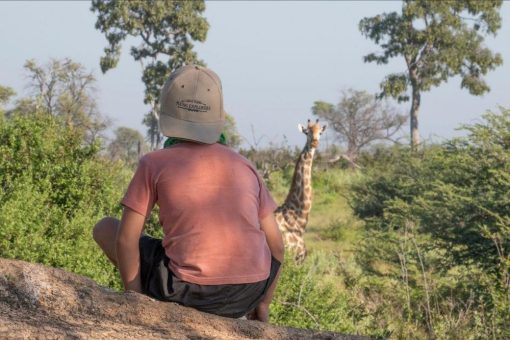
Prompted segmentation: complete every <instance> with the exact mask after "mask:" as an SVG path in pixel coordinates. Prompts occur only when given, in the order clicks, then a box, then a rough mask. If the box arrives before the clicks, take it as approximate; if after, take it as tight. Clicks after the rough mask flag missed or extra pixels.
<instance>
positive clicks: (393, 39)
mask: <svg viewBox="0 0 510 340" xmlns="http://www.w3.org/2000/svg"><path fill="white" fill-rule="evenodd" d="M501 5H502V0H491V1H433V0H419V1H418V0H417V1H414V0H405V1H404V3H403V5H402V12H401V13H397V12H391V13H383V14H379V15H376V16H374V17H370V18H364V19H362V20H361V21H360V23H359V29H360V31H361V33H362V34H363V35H364V36H365V37H367V38H369V39H371V40H373V41H374V42H375V43H376V44H378V45H380V46H381V47H382V52H381V53H379V54H378V53H370V54H368V55H366V56H365V57H364V60H365V62H376V63H377V64H387V63H388V61H389V60H390V59H391V58H394V57H398V56H402V57H403V58H404V60H405V62H406V68H407V70H406V72H404V73H393V74H390V75H388V76H387V77H386V78H385V79H384V81H383V82H382V83H381V85H380V87H381V90H382V92H381V94H380V95H379V97H386V96H391V97H393V98H395V99H397V100H398V101H406V100H408V99H409V95H408V93H407V90H408V87H411V89H412V106H411V129H412V144H413V146H416V145H417V144H419V135H418V121H417V120H418V118H417V112H418V110H419V107H420V98H421V96H420V94H421V92H423V91H429V90H430V89H431V88H432V87H436V86H439V85H440V84H441V83H443V82H446V81H447V80H448V79H449V78H451V77H453V76H457V75H458V76H460V77H461V79H462V81H461V88H466V89H468V91H469V93H471V94H472V95H482V94H484V93H486V92H488V91H489V86H488V85H487V83H486V82H485V80H484V79H483V76H484V75H485V74H487V72H489V71H490V70H493V69H495V68H496V67H497V66H499V65H501V64H502V63H503V60H502V58H501V55H499V54H498V53H496V54H493V53H492V51H491V50H490V49H489V48H487V47H485V46H484V44H483V41H484V36H485V35H487V34H492V35H495V34H496V32H497V30H498V29H499V28H500V27H501V17H500V15H499V12H498V11H499V9H500V7H501Z"/></svg>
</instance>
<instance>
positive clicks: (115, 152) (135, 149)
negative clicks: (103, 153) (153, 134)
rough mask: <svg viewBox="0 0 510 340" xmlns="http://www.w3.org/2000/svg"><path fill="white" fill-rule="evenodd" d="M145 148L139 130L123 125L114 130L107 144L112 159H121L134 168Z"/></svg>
mask: <svg viewBox="0 0 510 340" xmlns="http://www.w3.org/2000/svg"><path fill="white" fill-rule="evenodd" d="M146 150H147V148H146V146H145V141H144V138H143V136H142V134H141V133H140V132H138V130H135V129H131V128H128V127H125V126H121V127H119V128H117V130H115V138H114V140H113V141H112V142H111V143H110V144H109V145H108V153H109V155H110V157H111V159H113V160H121V161H123V162H124V163H125V164H127V165H128V166H129V167H131V168H134V167H135V166H136V164H137V163H138V159H139V158H140V157H141V155H142V154H143V153H144V152H145V151H146Z"/></svg>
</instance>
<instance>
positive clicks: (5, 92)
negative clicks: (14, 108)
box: [0, 85, 16, 119]
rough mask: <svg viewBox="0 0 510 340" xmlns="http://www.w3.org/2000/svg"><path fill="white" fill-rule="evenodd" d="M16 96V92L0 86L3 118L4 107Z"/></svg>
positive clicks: (0, 104) (0, 106)
mask: <svg viewBox="0 0 510 340" xmlns="http://www.w3.org/2000/svg"><path fill="white" fill-rule="evenodd" d="M15 95H16V92H15V91H14V90H13V89H12V88H10V87H8V86H2V85H0V115H2V116H3V114H4V105H5V104H7V103H8V102H9V100H11V97H14V96H15ZM0 119H1V117H0Z"/></svg>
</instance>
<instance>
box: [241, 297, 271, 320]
mask: <svg viewBox="0 0 510 340" xmlns="http://www.w3.org/2000/svg"><path fill="white" fill-rule="evenodd" d="M246 317H247V319H248V320H257V321H262V322H267V320H268V319H269V304H267V303H264V302H261V303H259V305H258V306H257V307H256V308H255V309H254V310H252V311H251V312H250V313H249V314H248V315H246Z"/></svg>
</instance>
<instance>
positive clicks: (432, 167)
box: [352, 110, 510, 338]
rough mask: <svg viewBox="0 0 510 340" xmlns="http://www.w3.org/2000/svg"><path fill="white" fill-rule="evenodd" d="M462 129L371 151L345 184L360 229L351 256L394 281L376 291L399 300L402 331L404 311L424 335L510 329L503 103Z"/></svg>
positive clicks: (507, 120) (508, 150)
mask: <svg viewBox="0 0 510 340" xmlns="http://www.w3.org/2000/svg"><path fill="white" fill-rule="evenodd" d="M464 129H465V130H467V132H468V135H467V136H466V137H463V138H457V139H453V140H451V141H448V142H446V143H444V144H442V145H436V146H430V147H424V148H423V149H422V150H421V151H420V152H417V153H411V152H410V151H409V150H407V149H406V148H402V147H400V148H398V147H395V148H393V149H391V150H390V151H387V152H380V153H379V154H377V155H376V157H374V159H372V160H371V164H372V169H371V171H369V173H368V176H367V177H366V180H365V181H363V182H362V183H357V184H354V185H353V193H352V202H353V207H354V211H355V213H356V214H357V215H358V216H359V217H361V218H363V219H364V220H365V221H366V228H367V232H368V234H367V238H366V241H365V242H364V247H363V249H361V251H360V252H359V253H358V256H357V258H358V263H359V264H360V265H361V266H362V267H363V269H364V271H365V272H366V273H367V274H369V275H371V276H372V277H373V278H374V280H375V278H377V280H380V281H381V282H384V281H391V282H393V289H392V290H388V291H386V290H385V291H383V292H382V293H381V294H384V295H385V296H386V297H388V298H390V300H391V301H393V302H394V304H395V306H400V307H399V310H400V311H399V312H398V313H397V314H396V315H399V317H400V320H401V322H402V323H401V324H400V325H401V326H402V327H403V328H401V329H400V331H401V333H400V334H401V335H402V334H403V335H406V334H407V335H408V334H411V333H413V332H414V330H412V329H411V328H409V324H410V322H411V320H412V321H415V322H417V325H419V328H421V329H422V330H426V334H427V335H428V336H433V337H446V338H448V337H452V336H453V337H457V338H459V337H460V338H477V336H476V335H479V336H481V337H495V338H500V337H501V338H504V337H508V336H510V327H509V325H510V318H509V313H508V310H509V308H510V175H509V173H510V111H509V110H502V111H501V113H500V114H495V113H491V112H489V113H487V114H485V115H484V120H483V122H481V123H479V124H475V125H472V126H465V127H464ZM402 297H405V298H404V299H403V298H402ZM406 323H407V324H406ZM406 327H407V328H406Z"/></svg>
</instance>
